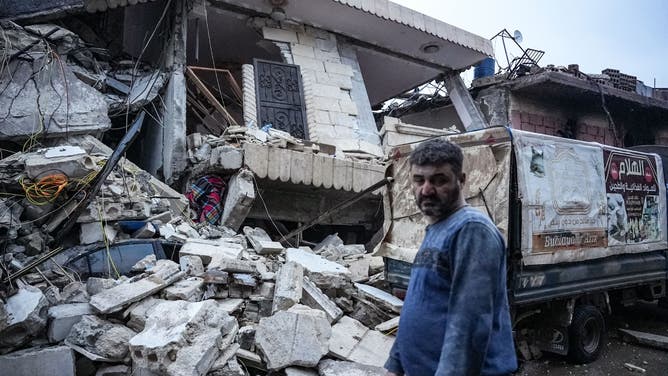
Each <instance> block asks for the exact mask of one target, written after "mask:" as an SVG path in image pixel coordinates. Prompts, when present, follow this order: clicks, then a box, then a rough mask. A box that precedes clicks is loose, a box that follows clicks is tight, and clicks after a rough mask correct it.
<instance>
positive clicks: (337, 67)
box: [325, 61, 353, 76]
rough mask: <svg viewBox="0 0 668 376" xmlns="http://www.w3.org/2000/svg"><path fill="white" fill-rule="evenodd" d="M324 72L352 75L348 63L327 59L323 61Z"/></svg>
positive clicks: (351, 69)
mask: <svg viewBox="0 0 668 376" xmlns="http://www.w3.org/2000/svg"><path fill="white" fill-rule="evenodd" d="M325 72H327V73H337V74H343V75H346V76H352V75H353V68H351V67H350V66H349V65H345V64H338V63H332V62H329V61H325Z"/></svg>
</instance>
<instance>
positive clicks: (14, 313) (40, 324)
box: [0, 286, 48, 347]
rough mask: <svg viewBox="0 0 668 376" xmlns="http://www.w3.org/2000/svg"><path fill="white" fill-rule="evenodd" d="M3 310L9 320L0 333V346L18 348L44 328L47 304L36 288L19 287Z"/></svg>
mask: <svg viewBox="0 0 668 376" xmlns="http://www.w3.org/2000/svg"><path fill="white" fill-rule="evenodd" d="M5 310H6V312H7V316H8V317H9V320H7V327H6V328H5V329H4V330H3V331H2V332H0V346H4V347H13V346H19V345H22V344H24V343H27V342H28V341H30V340H31V339H32V338H33V337H36V336H38V335H39V334H40V333H41V332H42V331H43V330H44V328H45V327H46V319H47V312H48V302H47V300H46V297H45V296H44V294H43V293H42V291H40V290H39V289H38V288H36V287H32V286H24V287H21V288H20V289H19V291H18V293H16V295H13V296H11V297H10V298H9V299H7V303H6V304H5Z"/></svg>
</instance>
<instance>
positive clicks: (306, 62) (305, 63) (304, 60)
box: [293, 55, 325, 72]
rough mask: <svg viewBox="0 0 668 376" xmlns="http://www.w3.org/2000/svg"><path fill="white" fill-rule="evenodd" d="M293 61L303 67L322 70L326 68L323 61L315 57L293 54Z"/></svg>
mask: <svg viewBox="0 0 668 376" xmlns="http://www.w3.org/2000/svg"><path fill="white" fill-rule="evenodd" d="M293 61H294V63H295V64H297V65H299V66H300V67H301V68H302V69H313V70H315V71H319V72H322V71H323V70H324V69H325V68H324V66H323V62H322V61H320V60H316V59H314V58H310V57H306V56H300V55H293Z"/></svg>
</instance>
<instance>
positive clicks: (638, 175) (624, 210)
mask: <svg viewBox="0 0 668 376" xmlns="http://www.w3.org/2000/svg"><path fill="white" fill-rule="evenodd" d="M603 155H604V158H605V178H606V180H605V187H606V193H607V210H608V242H609V244H610V245H617V244H635V243H648V242H656V241H659V240H661V222H660V220H659V212H660V210H659V194H660V189H659V185H658V181H657V164H656V160H655V159H654V157H652V156H646V155H640V154H637V153H630V152H625V151H620V150H607V149H604V151H603Z"/></svg>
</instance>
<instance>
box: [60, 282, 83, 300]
mask: <svg viewBox="0 0 668 376" xmlns="http://www.w3.org/2000/svg"><path fill="white" fill-rule="evenodd" d="M60 299H61V300H62V302H63V303H88V301H89V300H90V296H89V295H88V289H87V287H86V285H85V284H84V283H83V282H72V283H69V284H67V286H65V287H63V290H62V291H61V292H60Z"/></svg>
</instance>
